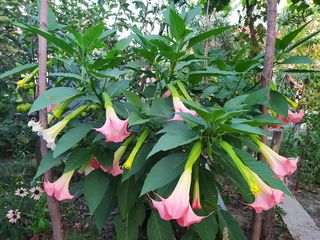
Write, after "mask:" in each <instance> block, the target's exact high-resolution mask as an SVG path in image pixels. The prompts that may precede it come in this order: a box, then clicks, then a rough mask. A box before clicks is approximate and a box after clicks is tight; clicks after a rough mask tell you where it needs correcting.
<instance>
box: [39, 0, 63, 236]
mask: <svg viewBox="0 0 320 240" xmlns="http://www.w3.org/2000/svg"><path fill="white" fill-rule="evenodd" d="M47 25H48V0H41V8H40V29H41V30H47ZM38 61H39V83H38V92H37V96H40V95H41V94H43V93H44V91H45V90H46V87H47V86H46V85H47V41H46V39H44V38H43V37H41V36H39V51H38ZM39 120H40V122H41V123H42V124H43V128H47V126H48V122H47V111H46V109H42V110H40V111H39ZM39 148H40V154H39V155H40V156H39V157H41V159H42V158H43V157H44V156H45V155H46V154H47V152H48V150H47V146H46V142H45V141H44V140H43V139H42V138H41V139H40V142H39ZM44 176H45V178H46V179H47V180H49V181H52V171H51V170H49V171H47V172H46V173H45V174H44ZM47 201H48V209H49V214H50V218H51V224H52V238H53V239H54V240H63V233H62V223H61V214H60V204H59V202H58V201H57V200H56V199H55V198H53V197H49V196H47Z"/></svg>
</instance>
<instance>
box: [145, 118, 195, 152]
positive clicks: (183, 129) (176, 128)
mask: <svg viewBox="0 0 320 240" xmlns="http://www.w3.org/2000/svg"><path fill="white" fill-rule="evenodd" d="M160 133H165V134H164V135H163V136H161V137H160V139H159V140H158V142H157V143H156V144H155V145H154V147H153V148H152V150H151V152H150V153H149V155H148V157H150V156H152V155H154V154H155V153H157V152H160V151H167V150H169V149H173V148H176V147H179V146H182V145H185V144H188V143H191V142H193V141H194V140H196V139H197V134H196V133H195V132H193V131H192V129H191V128H189V127H188V126H186V125H185V124H184V123H183V122H181V121H173V122H170V123H168V125H167V126H165V127H164V128H163V129H162V130H161V131H159V132H158V134H160Z"/></svg>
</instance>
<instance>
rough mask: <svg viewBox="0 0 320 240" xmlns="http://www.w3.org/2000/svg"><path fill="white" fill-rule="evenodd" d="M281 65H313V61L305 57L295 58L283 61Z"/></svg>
mask: <svg viewBox="0 0 320 240" xmlns="http://www.w3.org/2000/svg"><path fill="white" fill-rule="evenodd" d="M281 64H314V61H313V60H312V59H310V58H309V57H306V56H295V57H289V58H287V59H285V60H283V62H281Z"/></svg>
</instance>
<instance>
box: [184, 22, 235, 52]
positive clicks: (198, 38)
mask: <svg viewBox="0 0 320 240" xmlns="http://www.w3.org/2000/svg"><path fill="white" fill-rule="evenodd" d="M229 28H230V27H229V26H227V27H220V28H215V29H212V30H210V31H207V32H204V33H200V34H198V35H196V36H194V37H192V38H190V40H189V44H188V48H190V47H192V46H193V45H196V44H197V43H200V42H202V41H203V40H205V39H207V38H209V37H212V36H217V35H219V34H221V33H223V32H224V31H226V30H227V29H229Z"/></svg>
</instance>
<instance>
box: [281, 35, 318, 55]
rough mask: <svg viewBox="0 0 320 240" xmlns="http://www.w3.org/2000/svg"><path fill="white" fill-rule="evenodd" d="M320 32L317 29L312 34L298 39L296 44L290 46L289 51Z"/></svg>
mask: <svg viewBox="0 0 320 240" xmlns="http://www.w3.org/2000/svg"><path fill="white" fill-rule="evenodd" d="M319 33H320V30H319V31H316V32H314V33H311V34H310V35H308V36H306V37H304V38H302V39H300V40H298V41H296V42H295V43H294V44H292V45H291V46H289V47H288V49H287V51H288V52H290V51H291V50H293V49H295V48H296V47H298V46H300V45H301V44H303V43H305V42H306V41H308V40H310V39H311V38H313V37H314V36H316V35H318V34H319Z"/></svg>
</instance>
